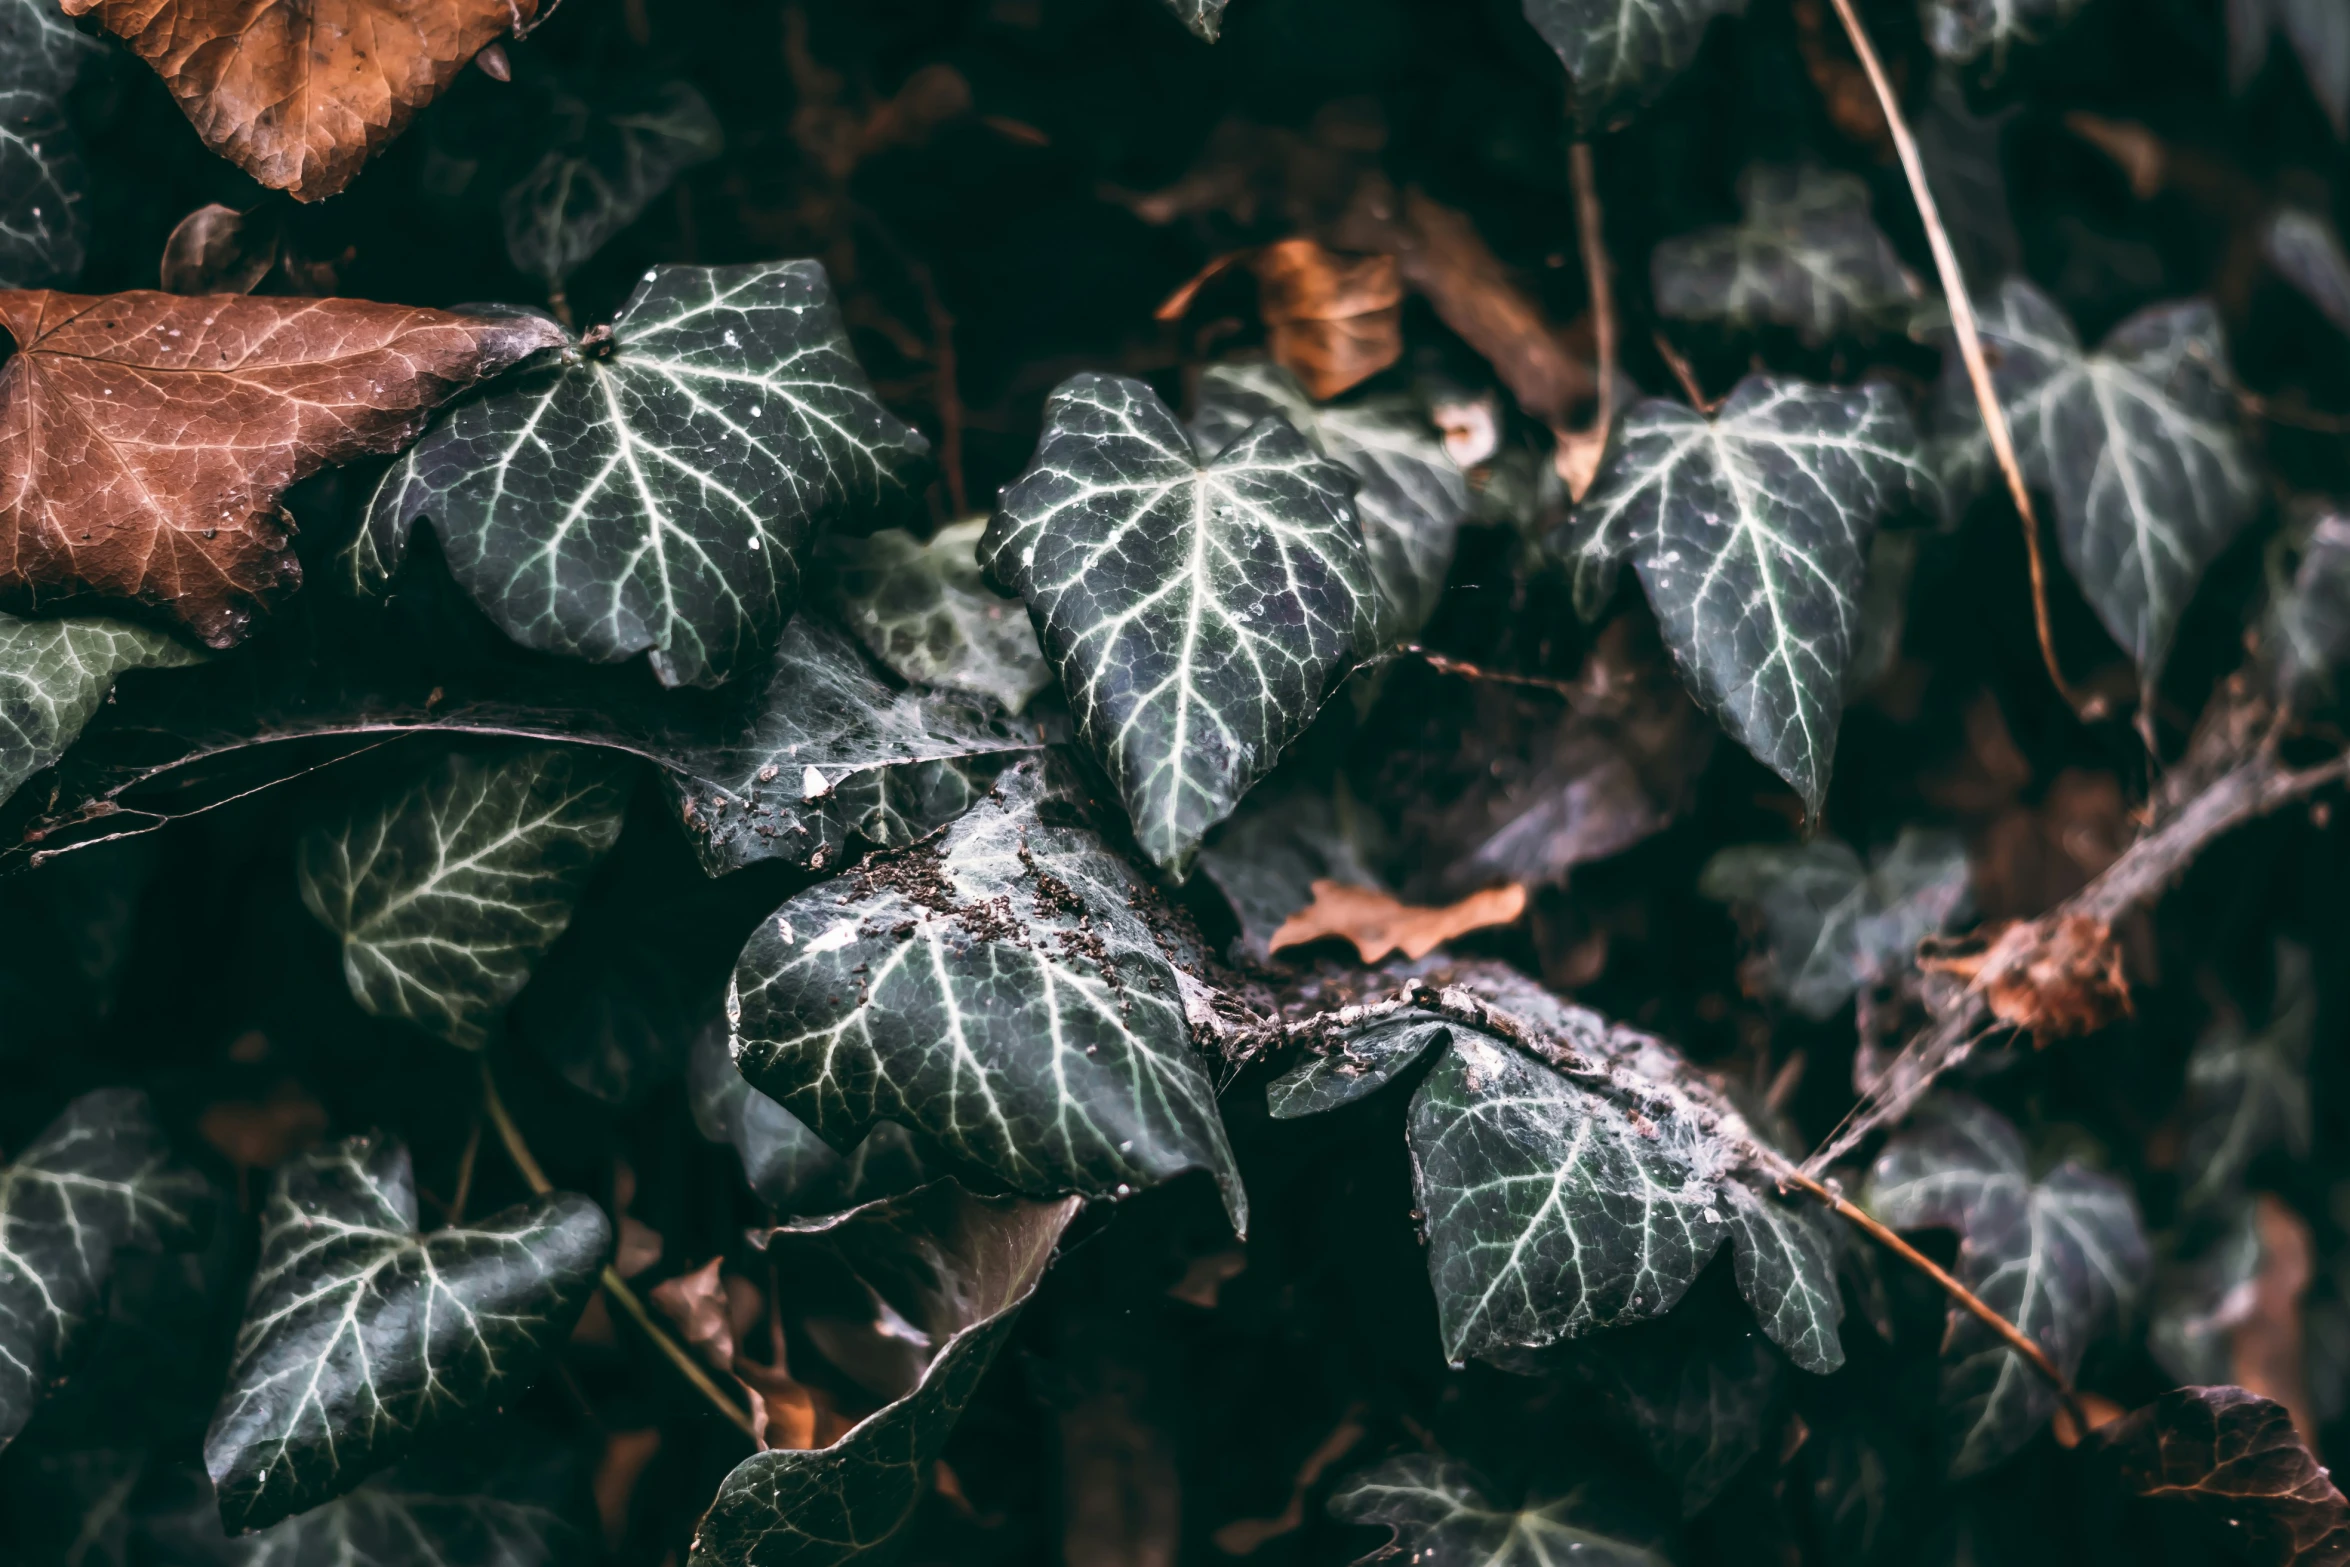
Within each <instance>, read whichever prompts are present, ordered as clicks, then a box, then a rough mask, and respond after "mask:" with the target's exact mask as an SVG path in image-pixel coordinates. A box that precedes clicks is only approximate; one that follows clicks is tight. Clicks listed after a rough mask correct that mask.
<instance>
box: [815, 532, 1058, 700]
mask: <svg viewBox="0 0 2350 1567" xmlns="http://www.w3.org/2000/svg"><path fill="white" fill-rule="evenodd" d="M986 527H987V520H986V519H985V518H983V517H973V518H970V519H968V520H966V521H963V522H953V523H949V524H947V526H945V527H943V528H941V529H939V530H938V532H937V533H936V534H935V535H933V536H932V538H931V540H930V542H929V543H927V544H925V543H923V542H921V541H920V540H918V539H916V538H915V537H914V536H913V535H912V534H910V533H907V532H905V531H904V530H903V529H899V528H885V529H883V530H882V531H880V532H878V533H875V534H873V535H872V536H871V537H869V538H862V539H860V538H844V537H841V536H838V535H835V536H833V537H831V538H828V539H826V540H825V541H824V553H825V556H826V558H827V561H828V563H829V564H830V565H831V567H832V570H833V602H834V603H835V604H837V605H838V606H839V608H840V615H841V619H842V620H844V621H845V622H847V624H848V627H849V629H850V630H851V631H854V632H855V633H856V634H857V638H858V640H859V641H861V642H863V643H864V644H865V646H866V647H868V648H870V649H872V652H873V656H874V657H875V658H878V659H880V660H881V661H882V662H883V663H884V664H887V665H888V666H889V667H890V668H891V669H892V670H894V671H895V672H896V673H897V674H899V675H901V676H903V677H904V678H905V679H907V680H910V681H912V682H913V683H914V684H916V685H918V686H937V687H940V688H943V689H945V690H949V691H968V692H970V693H971V694H972V695H974V696H983V697H986V698H988V699H989V700H991V701H993V702H995V703H996V704H998V705H999V706H1001V707H1002V708H1003V710H1004V711H1005V712H1007V713H1017V712H1019V711H1020V710H1021V709H1022V708H1024V707H1026V706H1027V705H1028V701H1029V698H1031V697H1033V696H1035V695H1036V694H1037V693H1038V692H1039V691H1042V690H1043V689H1044V688H1045V687H1047V686H1049V685H1051V684H1052V683H1053V672H1052V671H1051V670H1050V669H1048V668H1047V667H1045V661H1044V654H1043V653H1042V652H1040V651H1039V650H1038V648H1037V646H1036V628H1035V627H1034V626H1031V625H1030V624H1029V623H1028V612H1027V610H1026V609H1024V608H1022V607H1021V605H1020V603H1019V601H1018V600H1016V599H1006V598H1005V597H1004V596H1003V595H1002V594H1000V593H998V592H996V591H995V590H994V589H993V588H990V587H989V586H988V585H987V582H986V579H984V578H983V577H982V576H981V575H980V573H979V556H978V549H979V538H980V535H981V534H982V533H983V532H984V531H985V530H986Z"/></svg>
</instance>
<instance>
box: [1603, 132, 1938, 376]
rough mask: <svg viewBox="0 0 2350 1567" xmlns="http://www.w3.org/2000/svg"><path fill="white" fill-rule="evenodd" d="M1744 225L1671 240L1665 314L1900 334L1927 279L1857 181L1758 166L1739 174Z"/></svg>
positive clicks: (1655, 261) (1659, 300) (1662, 251)
mask: <svg viewBox="0 0 2350 1567" xmlns="http://www.w3.org/2000/svg"><path fill="white" fill-rule="evenodd" d="M1738 205H1739V206H1740V207H1741V208H1743V209H1744V210H1745V217H1744V218H1743V219H1742V220H1741V221H1740V222H1739V223H1737V224H1736V225H1734V226H1730V227H1724V228H1713V229H1703V230H1700V231H1699V232H1697V233H1695V234H1687V235H1683V236H1682V237H1680V238H1678V239H1668V240H1666V241H1665V242H1664V243H1663V244H1661V245H1659V246H1657V247H1656V250H1655V252H1654V253H1653V254H1652V255H1651V256H1650V257H1649V263H1648V266H1649V276H1650V279H1651V284H1652V288H1653V291H1654V293H1655V296H1656V308H1657V312H1658V314H1660V315H1666V316H1671V317H1673V318H1675V319H1676V320H1682V321H1714V322H1719V323H1721V324H1722V325H1724V326H1727V327H1731V328H1734V329H1737V330H1742V331H1743V330H1751V329H1753V328H1754V327H1757V326H1761V325H1765V324H1768V325H1773V326H1784V327H1792V328H1794V329H1795V330H1796V331H1798V332H1800V333H1801V334H1802V335H1803V338H1804V341H1806V342H1808V343H1813V344H1818V343H1825V342H1827V341H1828V340H1829V339H1831V338H1837V337H1847V336H1851V335H1853V334H1855V333H1861V332H1870V331H1876V330H1880V329H1883V328H1889V327H1897V326H1899V325H1901V324H1902V322H1903V321H1904V320H1905V319H1906V318H1907V316H1908V315H1909V313H1910V310H1911V308H1912V306H1913V305H1914V303H1915V302H1916V299H1917V297H1918V294H1919V287H1918V283H1917V280H1916V279H1915V278H1912V277H1911V276H1910V275H1909V270H1908V269H1907V268H1906V267H1904V266H1902V264H1901V258H1900V257H1899V256H1897V255H1895V254H1894V253H1893V246H1892V245H1891V243H1889V242H1888V241H1887V240H1886V238H1885V236H1884V234H1883V232H1882V231H1880V230H1879V229H1878V227H1877V225H1876V223H1875V222H1874V220H1872V219H1871V218H1870V217H1869V189H1868V187H1867V186H1866V185H1864V184H1862V183H1861V182H1860V181H1859V180H1858V179H1855V178H1854V177H1853V176H1851V175H1849V174H1834V173H1829V172H1827V171H1825V170H1822V169H1818V168H1814V167H1811V166H1809V165H1800V166H1795V167H1782V166H1778V165H1773V164H1761V163H1758V164H1755V165H1753V166H1752V167H1750V168H1749V169H1747V171H1746V172H1745V173H1744V174H1742V175H1740V176H1739V177H1738Z"/></svg>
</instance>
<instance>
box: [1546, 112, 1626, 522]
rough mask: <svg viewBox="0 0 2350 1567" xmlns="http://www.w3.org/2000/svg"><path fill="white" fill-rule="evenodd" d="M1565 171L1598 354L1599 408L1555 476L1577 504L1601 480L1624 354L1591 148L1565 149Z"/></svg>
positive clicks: (1575, 436)
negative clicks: (1572, 186)
mask: <svg viewBox="0 0 2350 1567" xmlns="http://www.w3.org/2000/svg"><path fill="white" fill-rule="evenodd" d="M1567 170H1568V173H1569V174H1570V175H1571V176H1572V177H1573V179H1574V184H1575V234H1576V238H1577V240H1578V242H1579V244H1580V247H1581V250H1582V253H1583V276H1584V278H1585V280H1586V283H1587V286H1588V287H1589V289H1590V291H1591V333H1592V337H1593V339H1594V341H1595V344H1596V346H1597V348H1598V352H1599V408H1598V410H1597V411H1596V412H1595V413H1594V414H1593V415H1592V418H1591V428H1590V429H1588V430H1585V431H1579V432H1574V433H1572V434H1571V435H1570V436H1569V437H1567V438H1566V439H1564V440H1562V441H1561V443H1560V445H1559V461H1560V474H1559V476H1560V477H1561V478H1563V479H1565V480H1566V481H1567V488H1568V490H1569V492H1570V498H1571V499H1573V500H1577V501H1580V500H1581V499H1582V498H1583V496H1584V494H1585V492H1586V491H1588V490H1589V489H1590V488H1591V484H1592V481H1593V480H1594V479H1596V478H1597V477H1598V476H1599V463H1600V459H1601V458H1603V457H1605V456H1606V455H1607V441H1608V435H1609V433H1610V432H1611V431H1613V429H1614V428H1615V422H1616V365H1617V363H1618V360H1619V358H1620V355H1621V352H1622V350H1621V348H1620V347H1619V345H1618V343H1617V340H1616V338H1617V327H1616V285H1615V278H1614V275H1613V273H1612V270H1611V268H1610V266H1609V263H1608V256H1607V230H1606V214H1605V213H1604V212H1603V211H1602V210H1601V208H1600V205H1599V173H1598V168H1597V165H1596V163H1595V161H1594V160H1593V158H1592V155H1591V143H1590V142H1588V141H1583V140H1578V141H1576V143H1575V144H1574V145H1573V146H1572V147H1570V148H1568V149H1567Z"/></svg>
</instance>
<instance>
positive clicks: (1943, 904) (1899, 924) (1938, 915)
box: [1697, 827, 1970, 1019]
mask: <svg viewBox="0 0 2350 1567" xmlns="http://www.w3.org/2000/svg"><path fill="white" fill-rule="evenodd" d="M1697 890H1698V891H1699V892H1700V893H1702V894H1703V895H1704V896H1706V897H1708V898H1712V899H1715V900H1717V901H1719V902H1723V903H1738V904H1744V905H1747V906H1749V907H1752V908H1753V909H1755V910H1756V911H1757V912H1758V913H1760V914H1761V916H1762V918H1763V922H1764V926H1765V929H1766V930H1767V931H1768V933H1769V939H1768V946H1767V948H1766V951H1767V953H1768V960H1769V965H1770V978H1771V989H1772V990H1774V991H1775V992H1777V993H1778V994H1779V995H1782V996H1784V997H1786V998H1787V1004H1788V1005H1789V1006H1792V1007H1793V1008H1795V1010H1796V1011H1798V1012H1801V1013H1802V1014H1803V1015H1804V1016H1806V1017H1811V1018H1820V1019H1826V1018H1829V1017H1832V1016H1834V1015H1835V1012H1836V1009H1837V1008H1838V1007H1841V1006H1842V1005H1844V1003H1845V1002H1846V1001H1847V1000H1849V999H1850V998H1851V996H1852V993H1853V992H1854V991H1855V990H1857V989H1860V988H1862V987H1863V986H1868V985H1875V984H1880V983H1883V982H1885V981H1887V980H1890V979H1892V978H1893V977H1894V976H1895V975H1897V974H1899V973H1900V972H1901V971H1902V970H1903V969H1905V968H1906V967H1908V966H1909V963H1910V961H1911V960H1912V958H1913V957H1914V956H1915V954H1916V952H1917V948H1918V943H1919V942H1921V941H1923V940H1925V939H1926V938H1927V937H1928V936H1933V935H1938V934H1940V933H1941V932H1943V931H1945V930H1948V929H1949V928H1950V927H1951V926H1953V925H1955V924H1957V923H1959V922H1961V921H1963V920H1964V919H1965V918H1966V917H1967V913H1968V910H1969V908H1970V903H1969V896H1968V885H1967V857H1966V844H1965V842H1964V841H1963V840H1962V839H1960V838H1959V837H1957V836H1956V835H1955V834H1952V833H1947V832H1940V831H1936V830H1933V829H1929V828H1923V827H1905V828H1903V829H1902V831H1901V837H1900V838H1899V839H1898V840H1897V841H1896V842H1895V843H1894V845H1893V847H1892V848H1891V849H1890V850H1887V851H1886V852H1884V853H1883V854H1881V855H1880V856H1879V857H1878V859H1877V863H1876V865H1875V867H1874V868H1873V869H1871V868H1865V867H1863V866H1862V864H1861V860H1860V856H1859V855H1857V854H1855V853H1853V852H1852V850H1851V849H1850V848H1849V847H1847V846H1846V845H1844V844H1842V843H1840V842H1838V841H1837V840H1835V839H1834V838H1815V839H1813V840H1812V841H1811V842H1809V843H1802V844H1745V845H1742V846H1740V847H1737V848H1732V849H1724V850H1722V851H1721V852H1720V853H1718V854H1716V855H1715V856H1714V857H1713V858H1712V859H1711V860H1709V861H1707V862H1706V866H1705V870H1704V872H1703V873H1702V874H1700V875H1699V877H1698V879H1697Z"/></svg>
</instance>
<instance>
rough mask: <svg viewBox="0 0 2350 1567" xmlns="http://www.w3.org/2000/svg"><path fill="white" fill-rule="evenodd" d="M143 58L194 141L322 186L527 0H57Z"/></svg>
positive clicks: (302, 184) (382, 139) (243, 162)
mask: <svg viewBox="0 0 2350 1567" xmlns="http://www.w3.org/2000/svg"><path fill="white" fill-rule="evenodd" d="M64 6H65V13H66V15H68V16H86V15H89V14H90V13H92V12H96V13H97V17H98V20H99V22H100V23H101V24H102V25H103V26H104V27H105V28H106V30H107V31H108V32H110V33H113V34H114V35H115V36H117V37H119V38H121V39H122V40H123V41H124V42H125V43H127V44H129V45H130V46H131V49H132V51H133V52H134V53H136V54H137V55H138V56H139V58H140V59H142V60H144V61H146V62H147V63H148V64H149V65H151V66H153V67H154V68H155V74H156V75H158V76H160V77H162V78H163V84H164V85H165V86H166V87H168V88H170V89H171V95H172V97H173V98H175V99H177V100H178V102H179V106H180V108H181V110H182V111H183V112H185V113H186V115H187V117H188V122H189V123H190V124H192V125H194V126H195V127H196V134H197V135H198V136H199V137H201V138H203V142H204V145H205V146H207V147H210V148H211V149H212V150H213V151H214V152H217V153H219V154H220V155H221V156H222V157H224V158H226V159H228V160H229V161H230V162H231V163H234V164H235V165H236V166H237V167H238V168H240V169H243V170H244V171H245V172H246V173H247V174H250V175H252V176H253V178H255V179H257V180H259V181H260V182H261V183H262V184H264V185H267V186H269V187H271V188H272V189H274V190H282V191H287V192H290V193H291V194H292V195H293V196H294V198H295V199H296V200H298V201H316V200H318V199H319V198H320V197H322V196H331V195H333V194H334V193H335V192H336V191H339V190H341V189H342V188H343V187H344V186H345V185H347V184H349V183H350V182H351V176H353V175H354V174H357V173H358V172H359V166H360V165H361V164H363V163H365V162H366V161H367V160H368V159H369V158H370V157H372V156H373V155H374V154H375V153H376V152H377V151H379V150H380V149H381V148H382V147H383V146H384V145H385V144H386V143H387V142H389V141H390V140H391V139H392V138H393V137H395V136H397V135H399V134H400V132H401V131H402V130H403V129H404V128H405V127H406V126H407V124H408V121H409V120H410V119H411V118H412V117H413V116H414V115H415V113H416V111H417V110H419V109H421V108H423V107H424V106H425V105H426V104H427V103H430V102H431V101H432V100H433V99H434V98H435V97H437V96H439V94H440V92H441V89H443V88H445V87H447V86H448V85H449V83H450V82H451V81H452V80H454V79H455V77H456V75H457V73H458V72H459V71H461V70H463V69H464V68H465V65H466V62H467V61H469V60H471V59H472V58H473V57H474V55H476V54H477V53H479V52H480V51H481V49H482V46H483V45H485V44H487V43H489V42H491V41H492V40H493V39H495V38H497V37H498V36H499V35H500V34H502V33H506V32H509V31H511V32H513V33H514V34H515V35H516V36H518V37H519V36H520V35H521V34H523V33H525V32H528V31H529V30H530V25H531V21H532V19H533V18H534V17H535V16H536V14H537V12H538V0H64Z"/></svg>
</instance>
